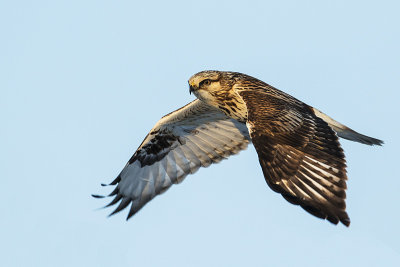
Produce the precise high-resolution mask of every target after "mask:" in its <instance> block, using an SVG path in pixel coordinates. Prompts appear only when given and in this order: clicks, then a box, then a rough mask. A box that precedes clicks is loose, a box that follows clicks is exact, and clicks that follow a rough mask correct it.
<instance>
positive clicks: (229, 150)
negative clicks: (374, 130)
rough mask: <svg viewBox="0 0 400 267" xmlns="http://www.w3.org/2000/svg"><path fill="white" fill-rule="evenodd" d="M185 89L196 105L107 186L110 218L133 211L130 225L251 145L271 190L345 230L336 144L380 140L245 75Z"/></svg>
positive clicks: (164, 127)
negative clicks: (157, 200)
mask: <svg viewBox="0 0 400 267" xmlns="http://www.w3.org/2000/svg"><path fill="white" fill-rule="evenodd" d="M189 88H190V89H189V91H190V93H192V92H193V93H194V94H195V95H196V97H197V98H198V99H197V100H195V101H193V102H191V103H189V104H187V105H186V106H184V107H182V108H180V109H178V110H176V111H174V112H172V113H170V114H168V115H166V116H164V117H163V118H161V120H159V121H158V122H157V124H156V125H155V126H154V128H153V129H151V131H150V133H149V134H148V135H147V136H146V138H145V139H144V141H143V142H142V144H141V145H140V146H139V148H138V149H137V151H136V152H135V154H134V155H133V156H132V157H131V159H130V160H129V161H128V163H127V164H126V166H125V168H124V169H123V170H122V172H121V173H120V174H119V175H118V177H117V178H116V179H115V180H114V181H113V182H112V183H111V185H115V186H116V187H115V189H114V191H113V192H112V193H111V194H110V195H109V196H114V199H113V200H112V201H111V203H110V204H109V205H107V206H111V205H114V204H117V203H118V202H119V206H118V207H117V208H116V209H115V210H114V212H112V214H114V213H117V212H119V211H121V210H122V209H124V208H125V207H127V206H128V205H129V204H130V205H131V206H130V211H129V214H128V219H129V218H130V217H131V216H132V215H134V214H135V213H136V212H137V211H139V210H140V209H141V208H142V207H143V206H144V205H145V204H146V203H147V202H149V201H150V200H151V199H152V198H154V197H155V196H156V195H158V194H161V193H163V192H164V191H166V190H167V189H168V188H169V187H170V186H171V185H172V184H177V183H179V182H181V181H182V180H183V179H184V178H185V177H186V176H187V175H188V174H191V173H194V172H196V171H197V170H198V169H199V168H200V167H207V166H209V165H210V164H212V163H216V162H219V161H221V160H222V159H224V158H227V157H229V156H230V155H233V154H236V153H238V152H239V151H240V150H242V149H245V148H246V147H247V145H248V144H249V143H253V145H254V147H255V148H256V151H257V153H258V158H259V161H260V165H261V168H262V171H263V173H264V177H265V180H266V181H267V184H268V185H269V186H270V187H271V189H272V190H274V191H275V192H278V193H280V194H282V196H283V197H284V198H285V199H286V200H287V201H289V202H290V203H292V204H296V205H300V206H301V207H302V208H303V209H305V210H306V211H308V212H309V213H311V214H313V215H315V216H317V217H319V218H322V219H327V220H328V221H330V222H332V223H334V224H337V223H338V222H339V221H340V222H342V223H343V224H344V225H346V226H348V225H349V224H350V219H349V217H348V215H347V213H346V210H345V209H346V204H345V198H346V192H345V189H346V180H347V176H346V162H345V156H344V154H343V150H342V148H341V147H340V144H339V141H338V136H339V137H342V138H345V139H348V140H352V141H356V142H360V143H363V144H367V145H381V144H383V142H382V141H381V140H378V139H375V138H371V137H368V136H365V135H362V134H359V133H357V132H355V131H353V130H352V129H350V128H348V127H346V126H345V125H343V124H340V123H338V122H336V121H335V120H333V119H332V118H330V117H328V116H327V115H325V114H324V113H322V112H321V111H319V110H317V109H315V108H313V107H310V106H308V105H307V104H304V103H303V102H301V101H299V100H297V99H296V98H294V97H292V96H290V95H288V94H286V93H284V92H282V91H280V90H278V89H276V88H274V87H272V86H270V85H268V84H266V83H265V82H262V81H260V80H258V79H255V78H253V77H250V76H248V75H245V74H242V73H237V72H222V71H203V72H199V73H197V74H195V75H193V76H192V77H191V78H190V79H189ZM94 196H95V197H102V196H98V195H94Z"/></svg>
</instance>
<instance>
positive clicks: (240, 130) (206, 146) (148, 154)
mask: <svg viewBox="0 0 400 267" xmlns="http://www.w3.org/2000/svg"><path fill="white" fill-rule="evenodd" d="M249 142H250V137H249V133H248V130H247V127H246V125H245V124H244V123H240V122H238V121H236V120H233V119H230V118H228V117H227V116H226V115H225V114H223V113H222V112H221V111H219V110H218V109H216V108H213V107H211V106H209V105H207V104H205V103H203V102H201V101H200V100H195V101H193V102H191V103H189V104H188V105H186V106H184V107H182V108H180V109H178V110H176V111H174V112H172V113H170V114H168V115H166V116H164V117H163V118H162V119H161V120H159V121H158V122H157V124H156V125H155V126H154V127H153V129H151V131H150V133H149V134H148V135H147V136H146V138H145V139H144V141H143V142H142V144H141V145H140V146H139V148H138V149H137V151H136V152H135V153H134V154H133V156H132V157H131V159H130V160H129V162H128V163H127V164H126V166H125V168H124V169H123V170H122V172H121V173H120V174H119V175H118V177H117V178H116V179H115V180H114V181H113V182H112V183H111V185H116V188H115V189H114V191H113V192H112V193H111V194H110V195H109V196H115V197H114V199H113V200H112V201H111V203H110V204H108V205H107V207H109V206H112V205H114V204H116V203H118V202H119V201H120V204H119V206H118V207H117V208H116V209H115V210H114V211H113V212H112V213H111V215H112V214H114V213H117V212H119V211H121V210H122V209H124V208H126V207H127V206H128V205H129V204H131V208H130V211H129V214H128V217H127V219H129V218H130V217H131V216H133V215H134V214H135V213H136V212H137V211H139V210H140V209H141V208H142V207H143V206H144V205H145V204H146V203H147V202H149V201H150V200H151V199H153V198H154V197H155V196H156V195H159V194H161V193H163V192H165V191H166V190H167V189H168V188H169V187H170V186H171V185H172V184H177V183H180V182H181V181H182V180H183V179H184V178H185V177H186V176H187V175H188V174H191V173H194V172H196V171H197V170H198V169H199V168H200V167H208V166H209V165H210V164H211V163H217V162H219V161H221V160H222V159H224V158H227V157H228V156H230V155H233V154H236V153H238V152H239V151H241V150H243V149H245V148H247V145H248V143H249ZM93 196H94V197H103V196H98V195H93Z"/></svg>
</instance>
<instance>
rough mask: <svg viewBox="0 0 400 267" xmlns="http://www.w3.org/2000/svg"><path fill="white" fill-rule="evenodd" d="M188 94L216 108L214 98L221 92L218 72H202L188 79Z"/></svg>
mask: <svg viewBox="0 0 400 267" xmlns="http://www.w3.org/2000/svg"><path fill="white" fill-rule="evenodd" d="M189 86H190V93H192V92H193V93H194V95H195V96H196V97H197V98H198V99H200V100H202V101H204V102H206V103H208V104H209V105H213V106H217V104H216V103H215V96H216V95H217V94H218V92H220V91H221V89H222V86H221V73H220V72H219V71H202V72H199V73H197V74H195V75H193V76H192V77H190V79H189Z"/></svg>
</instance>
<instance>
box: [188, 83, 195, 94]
mask: <svg viewBox="0 0 400 267" xmlns="http://www.w3.org/2000/svg"><path fill="white" fill-rule="evenodd" d="M194 91H196V90H195V89H194V88H193V86H191V85H189V94H192V93H193V92H194Z"/></svg>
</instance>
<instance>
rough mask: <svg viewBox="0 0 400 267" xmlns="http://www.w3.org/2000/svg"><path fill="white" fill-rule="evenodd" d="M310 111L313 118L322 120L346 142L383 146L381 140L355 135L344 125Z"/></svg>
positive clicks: (316, 111)
mask: <svg viewBox="0 0 400 267" xmlns="http://www.w3.org/2000/svg"><path fill="white" fill-rule="evenodd" d="M312 110H313V111H314V114H315V116H317V117H319V118H321V119H323V120H324V121H325V122H326V123H328V125H329V126H330V127H331V128H332V129H333V130H334V131H335V132H336V133H337V135H338V136H339V137H341V138H344V139H347V140H351V141H355V142H359V143H362V144H366V145H370V146H372V145H378V146H381V145H382V144H383V141H382V140H379V139H376V138H372V137H369V136H366V135H363V134H360V133H357V132H356V131H353V130H352V129H350V128H349V127H347V126H346V125H343V124H341V123H339V122H337V121H335V120H334V119H332V118H331V117H329V116H328V115H326V114H324V113H322V112H321V111H319V110H318V109H316V108H312Z"/></svg>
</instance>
